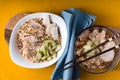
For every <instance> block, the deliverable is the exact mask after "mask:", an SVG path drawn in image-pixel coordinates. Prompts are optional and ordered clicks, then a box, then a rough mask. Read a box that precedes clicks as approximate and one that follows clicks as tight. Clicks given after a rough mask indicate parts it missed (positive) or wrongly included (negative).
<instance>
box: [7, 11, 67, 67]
mask: <svg viewBox="0 0 120 80" xmlns="http://www.w3.org/2000/svg"><path fill="white" fill-rule="evenodd" d="M34 15H50V16H53V17H57V18H58V19H59V20H60V21H61V22H62V26H63V27H64V32H65V34H64V35H65V36H66V38H64V36H63V35H62V32H61V31H60V34H61V37H63V38H64V39H65V40H64V43H65V44H64V47H62V48H61V49H62V51H61V55H60V56H58V57H59V58H57V59H56V60H54V61H53V62H51V63H50V64H49V65H47V63H48V62H46V66H43V67H40V66H37V67H35V66H34V67H32V66H31V67H28V66H25V65H21V64H20V63H19V62H17V61H15V59H13V56H12V54H15V53H13V52H12V51H11V47H12V41H13V38H15V36H13V34H14V33H15V32H17V30H18V29H17V30H15V29H16V28H20V26H18V24H19V23H20V22H22V21H23V23H24V22H26V21H27V20H29V19H27V20H25V19H26V18H27V17H31V16H34ZM32 18H36V17H32ZM38 18H40V17H38ZM23 23H21V25H22V24H23ZM61 40H63V39H61ZM66 43H67V28H66V23H65V21H64V19H63V18H62V17H61V16H59V15H57V14H54V13H49V12H37V13H32V14H28V15H26V16H24V17H23V18H21V19H20V20H19V21H18V22H17V23H16V24H15V26H14V28H13V30H12V33H11V37H10V43H9V52H10V58H11V60H12V61H13V62H14V63H15V64H16V65H18V66H21V67H24V68H32V69H38V68H46V67H49V66H51V65H53V64H55V63H56V62H57V61H58V60H59V59H60V57H61V56H62V54H63V52H64V50H65V46H66ZM61 44H62V41H61ZM62 45H63V44H62ZM15 49H16V48H15ZM18 54H19V53H18ZM22 57H23V56H22ZM26 61H27V60H26ZM27 62H29V61H27ZM30 63H31V62H30ZM36 64H40V63H36ZM44 64H45V63H44ZM33 65H34V63H33Z"/></svg>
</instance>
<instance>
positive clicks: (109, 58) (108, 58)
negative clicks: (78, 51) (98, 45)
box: [101, 41, 115, 62]
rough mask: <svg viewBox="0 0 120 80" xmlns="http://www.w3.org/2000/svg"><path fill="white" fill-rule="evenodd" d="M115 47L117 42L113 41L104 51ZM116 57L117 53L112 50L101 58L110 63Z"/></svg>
mask: <svg viewBox="0 0 120 80" xmlns="http://www.w3.org/2000/svg"><path fill="white" fill-rule="evenodd" d="M114 46H115V42H113V41H111V42H108V43H107V44H106V45H105V46H104V49H103V51H105V50H107V49H109V48H111V47H114ZM114 55H115V52H114V50H111V51H108V52H106V53H104V54H102V55H101V58H102V59H103V60H104V61H105V62H109V61H112V60H113V58H114Z"/></svg>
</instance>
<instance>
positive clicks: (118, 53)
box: [79, 25, 120, 74]
mask: <svg viewBox="0 0 120 80" xmlns="http://www.w3.org/2000/svg"><path fill="white" fill-rule="evenodd" d="M94 29H99V30H105V31H107V32H108V34H109V35H110V36H115V35H117V31H114V30H113V29H111V28H109V27H105V26H100V25H95V26H91V27H89V28H87V29H85V30H84V31H82V32H81V33H80V35H81V34H83V33H84V32H85V31H86V30H90V31H91V30H94ZM80 35H79V36H80ZM114 42H115V44H119V42H120V39H119V38H118V37H115V40H114ZM119 59H120V48H118V49H115V54H114V58H113V60H112V61H111V62H110V63H109V64H108V65H106V66H105V67H104V68H99V69H91V68H87V67H85V66H83V65H82V64H80V65H79V66H80V67H81V68H82V69H84V70H85V71H86V72H89V73H93V74H100V73H105V72H109V71H111V70H113V69H114V68H115V67H116V66H117V64H118V63H119Z"/></svg>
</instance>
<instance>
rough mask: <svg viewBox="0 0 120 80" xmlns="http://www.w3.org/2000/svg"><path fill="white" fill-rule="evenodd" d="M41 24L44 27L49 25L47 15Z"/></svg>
mask: <svg viewBox="0 0 120 80" xmlns="http://www.w3.org/2000/svg"><path fill="white" fill-rule="evenodd" d="M43 24H44V25H45V26H47V25H49V24H50V16H49V15H46V16H45V17H44V19H43Z"/></svg>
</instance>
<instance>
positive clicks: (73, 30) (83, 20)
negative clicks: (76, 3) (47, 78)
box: [51, 8, 96, 80]
mask: <svg viewBox="0 0 120 80" xmlns="http://www.w3.org/2000/svg"><path fill="white" fill-rule="evenodd" d="M62 17H63V19H64V20H65V22H66V26H67V44H66V47H65V50H64V52H63V55H62V57H61V58H60V59H59V61H58V62H57V64H56V67H55V69H54V72H53V74H52V76H51V80H59V79H61V78H62V79H63V80H77V79H78V78H79V77H80V70H79V67H75V68H69V69H67V70H65V71H63V72H58V71H57V69H58V68H59V67H60V66H61V65H63V64H65V63H67V62H68V61H70V60H72V59H73V58H74V42H75V40H76V38H77V36H78V35H79V34H80V33H81V31H83V30H84V29H85V28H87V27H89V26H90V25H91V24H92V23H93V22H94V21H95V18H96V17H95V16H93V15H90V14H87V13H84V12H82V11H80V10H78V9H75V8H71V9H69V10H64V11H62ZM72 64H74V63H70V64H69V65H67V66H70V65H72ZM67 66H66V67H67Z"/></svg>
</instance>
